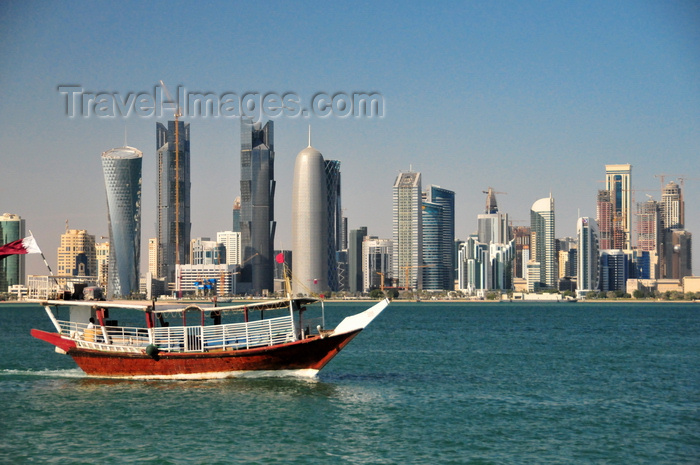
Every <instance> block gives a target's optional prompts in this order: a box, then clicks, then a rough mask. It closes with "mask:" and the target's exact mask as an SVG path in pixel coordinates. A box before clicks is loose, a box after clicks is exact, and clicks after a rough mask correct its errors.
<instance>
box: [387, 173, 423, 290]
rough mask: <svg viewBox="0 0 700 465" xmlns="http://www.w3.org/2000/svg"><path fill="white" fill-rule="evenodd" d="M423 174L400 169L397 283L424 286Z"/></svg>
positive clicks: (395, 208)
mask: <svg viewBox="0 0 700 465" xmlns="http://www.w3.org/2000/svg"><path fill="white" fill-rule="evenodd" d="M422 203H423V201H422V192H421V174H420V173H417V172H413V171H407V172H404V173H399V175H398V176H397V177H396V181H395V182H394V191H393V227H392V229H393V239H394V260H393V262H394V263H393V266H394V270H393V274H394V277H395V278H396V280H397V282H398V286H400V287H403V288H405V289H413V288H415V289H422V288H423V271H422V269H421V268H423V214H422Z"/></svg>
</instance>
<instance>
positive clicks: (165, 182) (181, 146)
mask: <svg viewBox="0 0 700 465" xmlns="http://www.w3.org/2000/svg"><path fill="white" fill-rule="evenodd" d="M176 139H177V144H176V143H175V141H176ZM156 151H157V157H158V200H157V202H158V222H157V223H156V227H157V236H158V276H159V277H162V278H165V280H166V282H167V283H169V284H171V285H173V284H175V283H176V281H175V266H176V265H179V264H186V263H189V257H188V253H187V252H188V248H189V244H190V233H191V229H192V224H191V222H190V187H191V186H190V125H189V124H185V123H184V122H182V121H178V123H177V126H176V125H175V121H168V127H167V128H166V127H165V126H164V125H163V124H161V123H156ZM175 287H177V286H176V285H175Z"/></svg>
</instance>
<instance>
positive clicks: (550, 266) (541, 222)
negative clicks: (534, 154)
mask: <svg viewBox="0 0 700 465" xmlns="http://www.w3.org/2000/svg"><path fill="white" fill-rule="evenodd" d="M530 231H531V236H530V251H531V253H530V259H531V261H534V262H536V263H539V281H538V282H539V285H537V284H536V285H535V286H534V288H535V289H537V288H538V287H539V288H542V287H544V288H550V289H551V288H554V287H555V286H556V278H557V267H556V246H555V241H554V199H553V198H552V195H551V194H550V195H549V197H545V198H543V199H540V200H538V201H536V202H535V203H533V204H532V208H531V209H530ZM528 278H530V277H528ZM528 286H529V284H528Z"/></svg>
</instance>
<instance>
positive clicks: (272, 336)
mask: <svg viewBox="0 0 700 465" xmlns="http://www.w3.org/2000/svg"><path fill="white" fill-rule="evenodd" d="M58 323H59V325H60V327H61V334H62V335H64V336H67V337H69V338H71V339H73V340H75V341H76V343H77V344H78V346H79V347H82V348H86V349H95V350H107V351H112V352H135V353H141V352H143V351H144V350H145V348H146V346H148V345H149V344H151V343H153V344H155V345H156V346H158V348H159V349H160V350H161V351H166V352H183V351H187V352H205V351H210V350H239V349H250V348H253V347H264V346H271V345H276V344H282V343H285V342H292V341H294V340H295V339H296V337H295V328H294V323H293V321H292V317H291V316H290V315H286V316H282V317H279V318H269V319H266V320H259V321H251V322H248V323H231V324H225V325H210V326H173V327H170V326H166V327H161V328H153V330H152V332H153V340H152V341H151V338H150V336H149V331H148V329H146V328H135V327H122V326H105V329H106V331H107V337H108V339H109V340H108V341H105V338H104V334H103V333H102V328H101V327H100V326H94V327H92V328H88V325H87V324H85V323H77V322H74V321H61V320H58Z"/></svg>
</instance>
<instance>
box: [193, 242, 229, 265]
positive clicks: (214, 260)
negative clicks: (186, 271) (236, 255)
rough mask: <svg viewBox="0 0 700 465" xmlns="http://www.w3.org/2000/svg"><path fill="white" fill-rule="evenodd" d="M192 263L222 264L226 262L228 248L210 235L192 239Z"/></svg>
mask: <svg viewBox="0 0 700 465" xmlns="http://www.w3.org/2000/svg"><path fill="white" fill-rule="evenodd" d="M190 257H191V260H190V261H191V262H192V263H191V264H192V265H221V264H224V263H226V248H225V247H224V245H223V244H221V243H220V242H218V241H212V240H211V239H210V238H208V237H198V238H196V239H192V240H191V241H190Z"/></svg>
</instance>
